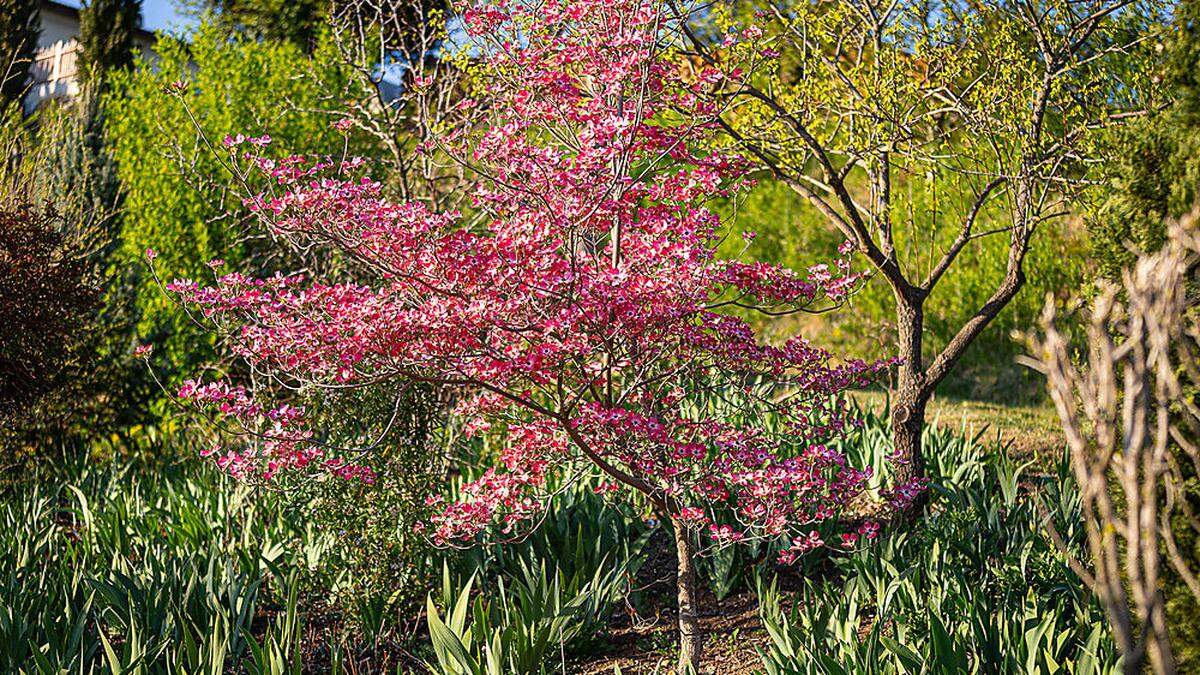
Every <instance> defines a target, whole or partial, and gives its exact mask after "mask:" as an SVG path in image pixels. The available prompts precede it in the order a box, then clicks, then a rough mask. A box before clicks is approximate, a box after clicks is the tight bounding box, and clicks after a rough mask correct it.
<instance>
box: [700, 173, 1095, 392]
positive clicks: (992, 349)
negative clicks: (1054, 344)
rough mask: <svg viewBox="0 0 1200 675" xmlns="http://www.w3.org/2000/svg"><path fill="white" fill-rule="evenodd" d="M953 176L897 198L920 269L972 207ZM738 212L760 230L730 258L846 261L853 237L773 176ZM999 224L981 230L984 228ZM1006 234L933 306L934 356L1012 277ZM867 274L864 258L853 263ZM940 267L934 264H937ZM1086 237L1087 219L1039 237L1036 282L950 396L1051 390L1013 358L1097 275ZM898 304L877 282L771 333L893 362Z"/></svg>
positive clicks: (962, 261)
mask: <svg viewBox="0 0 1200 675" xmlns="http://www.w3.org/2000/svg"><path fill="white" fill-rule="evenodd" d="M949 180H952V178H950V177H926V178H923V179H922V180H920V181H912V182H911V183H910V184H908V185H901V186H899V187H898V188H897V189H896V192H895V196H894V199H895V203H896V206H895V208H896V209H898V210H899V211H901V212H902V213H903V214H904V217H905V218H907V219H909V225H908V226H906V227H902V228H898V229H897V235H898V241H897V247H898V248H899V249H900V250H901V251H902V252H904V254H905V256H906V257H907V258H908V259H909V260H911V261H912V262H913V263H914V268H915V265H916V264H919V263H920V261H921V259H922V256H923V255H926V252H927V251H928V250H929V249H930V248H931V243H932V242H931V241H930V239H932V238H933V237H934V236H935V235H936V234H937V232H938V229H939V221H940V219H942V218H953V217H957V214H958V213H959V212H961V211H962V210H963V209H964V208H966V206H965V205H963V204H956V203H953V202H951V201H950V199H951V198H952V197H953V196H954V195H961V194H963V193H962V192H958V191H954V190H947V189H945V187H946V185H945V184H944V182H945V181H949ZM732 209H733V210H734V211H735V213H736V221H735V222H736V226H737V228H738V229H739V230H748V231H752V232H754V233H755V235H756V236H755V237H754V238H753V241H751V242H750V243H749V244H748V245H747V244H746V242H745V241H744V240H742V239H741V238H734V237H731V238H729V239H728V240H727V241H726V242H725V243H724V245H723V251H724V253H725V254H726V255H731V256H732V255H737V254H738V253H739V252H740V250H741V249H742V248H743V247H744V248H745V254H744V255H745V256H747V257H748V258H750V259H756V260H764V261H767V262H773V263H778V264H782V265H787V266H790V267H792V268H794V269H796V270H799V271H803V270H805V269H807V268H808V267H809V266H810V265H814V264H819V263H827V262H829V261H830V260H832V259H833V258H834V257H836V255H837V247H838V245H839V244H841V243H842V241H843V240H844V238H843V237H842V235H841V234H840V233H839V232H837V231H836V230H835V229H833V227H832V226H831V225H830V224H829V223H828V221H827V220H826V219H825V218H824V216H822V215H821V214H820V213H818V212H817V211H816V209H815V208H813V207H812V206H810V205H809V204H808V203H807V202H806V201H804V200H803V198H801V197H800V196H799V195H797V194H795V193H794V192H793V191H792V190H791V189H790V188H788V187H787V186H786V185H783V184H782V183H779V182H775V181H770V180H765V181H763V182H762V183H760V184H759V185H757V186H756V187H755V188H754V189H752V190H751V191H750V192H749V193H748V194H747V196H746V197H745V198H744V199H743V200H741V201H739V202H738V203H737V204H736V205H735V206H733V207H732ZM989 226H995V224H991V223H988V222H986V221H984V222H981V224H980V225H979V228H980V230H985V229H987V228H988V227H989ZM1007 243H1008V242H1007V239H1006V238H1005V237H986V238H983V239H981V240H979V241H977V242H975V243H973V244H971V245H969V246H968V247H967V248H966V249H965V250H964V251H963V253H962V254H961V256H960V258H959V260H958V262H956V263H955V265H954V267H952V268H951V269H950V271H949V272H947V274H946V276H945V277H944V278H943V279H942V281H941V284H940V285H939V287H938V292H937V293H935V294H934V295H932V296H931V297H930V299H929V302H928V304H927V305H926V316H927V318H926V329H927V331H926V336H925V340H926V354H927V355H928V354H930V353H933V350H934V349H938V348H940V347H941V346H942V345H944V344H945V343H946V342H947V341H949V340H950V338H951V337H953V335H954V331H956V330H957V329H958V327H959V326H960V325H961V324H962V321H963V320H964V319H965V318H966V317H968V316H970V314H971V313H972V312H974V311H975V310H976V309H978V308H979V307H980V306H981V305H982V304H983V303H984V302H986V300H987V298H988V296H989V295H990V294H991V293H992V291H993V290H994V288H995V284H996V280H997V279H1000V278H1002V277H1003V270H1004V264H1005V257H1006V256H1007V253H1008V252H1007ZM854 264H855V265H858V266H859V267H858V268H857V269H862V266H863V265H865V264H866V262H865V261H864V260H862V259H861V258H859V259H856V260H855V261H854ZM930 264H932V262H931V263H930ZM1087 267H1088V262H1087V239H1086V236H1085V233H1084V232H1083V227H1082V225H1081V224H1080V223H1079V221H1078V219H1070V220H1065V221H1060V222H1055V223H1051V224H1049V225H1046V226H1044V229H1043V230H1042V231H1040V232H1039V233H1038V234H1037V239H1036V240H1035V245H1034V246H1033V249H1032V250H1031V251H1030V254H1029V258H1028V259H1027V262H1026V270H1027V275H1028V279H1029V282H1028V285H1027V286H1026V287H1025V288H1024V289H1023V290H1022V291H1021V293H1020V294H1018V296H1017V297H1016V299H1015V300H1014V301H1013V302H1012V303H1011V304H1010V305H1009V306H1008V307H1007V308H1005V309H1004V311H1003V312H1001V313H1000V315H999V316H998V317H997V319H996V320H995V322H994V323H993V324H992V326H991V327H989V328H988V330H987V331H985V332H984V333H983V335H981V336H980V337H979V339H978V340H977V341H976V342H975V344H973V345H972V346H971V348H970V350H968V352H967V354H966V356H965V357H964V359H963V362H962V363H961V364H960V366H959V367H958V369H957V370H956V371H955V374H954V375H952V376H951V379H950V380H949V381H947V382H946V383H945V384H944V385H943V387H942V388H941V392H942V393H944V394H948V395H950V396H962V397H969V398H978V399H984V400H993V401H1000V402H1017V401H1021V400H1023V399H1024V400H1027V399H1028V398H1029V397H1031V396H1032V397H1034V398H1037V397H1040V396H1041V395H1042V388H1043V385H1042V383H1041V381H1040V380H1039V379H1038V378H1037V377H1036V376H1035V374H1033V373H1030V372H1028V371H1027V369H1024V368H1021V367H1018V366H1016V365H1015V363H1014V359H1015V358H1016V357H1017V356H1018V355H1019V354H1021V353H1023V349H1024V347H1023V345H1022V344H1021V343H1020V341H1019V340H1017V339H1015V337H1014V332H1015V331H1020V330H1027V329H1028V328H1029V327H1030V326H1032V325H1034V324H1035V323H1036V319H1037V315H1038V312H1040V311H1041V308H1042V304H1043V303H1044V302H1045V299H1046V295H1047V294H1048V293H1050V294H1055V295H1057V296H1065V295H1069V294H1072V293H1075V292H1078V290H1079V289H1080V288H1081V287H1082V285H1083V284H1084V283H1085V281H1086V279H1087V278H1088V272H1087ZM894 316H895V304H894V300H893V298H892V295H891V290H890V289H889V288H888V287H887V284H885V283H884V282H883V281H882V280H880V279H876V278H872V279H871V280H869V281H868V282H867V283H866V284H865V285H864V286H863V288H862V290H861V291H860V292H859V293H858V294H857V295H855V296H854V297H853V298H852V299H850V300H849V302H848V303H847V306H846V307H844V308H843V309H841V310H839V311H836V312H832V313H828V314H822V315H819V316H815V317H800V318H792V319H787V320H783V321H777V322H772V323H773V325H772V326H769V327H768V329H769V330H771V331H773V332H776V333H778V334H781V335H786V334H790V333H791V332H793V331H795V330H796V328H797V326H796V325H795V323H794V322H796V321H800V322H804V323H806V324H808V325H807V326H805V328H806V329H807V330H808V331H810V334H811V331H816V333H815V334H814V335H813V337H814V339H815V340H816V341H818V342H819V343H820V344H821V345H822V346H825V347H832V348H834V351H835V352H838V353H841V354H843V355H845V356H847V357H861V358H884V357H888V356H892V355H894V354H895V340H896V332H895V323H894Z"/></svg>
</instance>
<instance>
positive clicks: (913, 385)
mask: <svg viewBox="0 0 1200 675" xmlns="http://www.w3.org/2000/svg"><path fill="white" fill-rule="evenodd" d="M896 318H897V320H898V332H899V347H900V349H899V356H900V358H901V360H902V363H901V364H900V366H899V368H898V373H897V375H898V382H897V387H896V395H895V400H894V402H893V405H892V419H891V425H892V444H893V454H892V457H893V460H894V461H895V464H896V469H895V471H896V483H897V484H900V483H907V482H910V481H912V480H914V479H916V478H923V477H924V476H925V455H924V453H923V451H922V447H921V433H922V431H924V429H925V405H926V404H927V403H928V402H929V395H930V389H931V387H929V386H928V382H927V381H926V377H925V370H924V366H923V363H922V360H921V338H922V333H923V332H924V330H925V311H924V308H923V307H922V305H921V301H920V300H919V299H914V298H912V297H908V296H906V295H905V294H903V293H901V292H899V291H898V292H897V293H896ZM924 506H925V493H923V492H922V493H921V496H919V497H918V498H917V499H916V500H914V502H913V503H912V504H911V505H909V507H908V509H907V514H906V515H908V516H915V515H917V514H919V513H920V512H921V509H922V508H924Z"/></svg>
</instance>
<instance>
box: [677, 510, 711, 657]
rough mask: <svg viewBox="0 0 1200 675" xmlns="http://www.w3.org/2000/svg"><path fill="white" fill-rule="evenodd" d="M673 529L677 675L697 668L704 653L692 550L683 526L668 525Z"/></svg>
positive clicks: (690, 540) (694, 552) (692, 545)
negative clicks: (677, 642)
mask: <svg viewBox="0 0 1200 675" xmlns="http://www.w3.org/2000/svg"><path fill="white" fill-rule="evenodd" d="M671 525H672V526H673V527H674V529H675V555H676V556H677V558H678V560H679V563H678V568H677V571H676V577H675V589H676V591H677V592H678V595H679V669H678V672H679V674H680V675H684V674H685V673H688V672H690V671H689V669H691V670H693V671H699V669H700V657H701V653H702V652H703V650H704V633H703V632H702V631H701V630H700V614H699V607H698V604H697V602H696V547H695V545H694V544H693V543H692V539H691V537H690V536H689V534H690V532H689V531H688V528H687V526H686V525H684V524H683V523H681V522H679V521H678V520H675V521H673V522H672V523H671Z"/></svg>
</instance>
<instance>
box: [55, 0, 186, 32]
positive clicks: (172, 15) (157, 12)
mask: <svg viewBox="0 0 1200 675" xmlns="http://www.w3.org/2000/svg"><path fill="white" fill-rule="evenodd" d="M60 1H61V2H62V3H63V4H66V5H71V6H72V7H78V6H79V5H80V2H79V0H60ZM187 23H188V22H187V17H186V16H185V15H184V14H183V12H182V11H180V9H179V5H178V3H177V2H175V0H142V27H143V28H145V29H146V30H162V29H164V28H182V27H184V26H186V25H187Z"/></svg>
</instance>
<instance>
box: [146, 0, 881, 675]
mask: <svg viewBox="0 0 1200 675" xmlns="http://www.w3.org/2000/svg"><path fill="white" fill-rule="evenodd" d="M464 18H465V25H466V26H467V30H468V33H469V34H470V35H471V36H472V38H473V39H474V40H476V41H477V43H476V46H475V47H474V51H473V53H474V54H475V55H476V60H477V62H478V63H480V64H482V65H483V66H484V68H485V72H486V78H487V79H486V81H487V84H488V88H487V95H486V97H481V98H480V99H479V100H475V99H467V100H465V101H463V103H462V104H461V105H463V106H467V107H474V109H476V110H478V111H479V114H478V116H477V123H476V124H474V125H472V126H470V127H467V128H462V129H456V130H452V131H450V132H449V133H447V135H446V136H445V137H444V138H441V139H439V140H438V142H439V143H441V144H442V148H443V149H444V150H445V151H447V152H449V153H451V154H452V155H453V156H456V157H457V158H458V159H459V160H460V161H462V162H463V163H464V164H466V165H468V166H470V167H471V168H472V169H473V170H474V171H477V172H478V174H479V175H480V176H481V177H482V180H481V182H480V184H479V187H478V188H477V190H476V192H475V193H474V195H473V209H472V212H471V213H470V214H469V215H467V216H464V215H461V214H458V213H433V212H431V211H430V210H428V209H427V208H426V207H425V206H423V205H422V204H419V203H394V202H392V201H389V200H388V199H387V198H386V197H385V196H384V195H383V192H382V189H381V186H380V185H378V184H377V183H375V182H373V181H371V180H369V179H367V178H363V177H361V176H360V175H359V171H360V169H359V168H358V166H357V164H356V163H355V162H352V161H350V162H347V161H341V160H329V159H312V160H308V159H303V158H291V159H288V160H284V161H281V162H274V161H270V160H267V159H263V158H261V157H259V156H257V154H256V151H255V148H254V144H258V145H262V144H265V143H268V142H269V139H265V138H251V139H244V138H242V137H240V136H239V137H231V138H228V139H226V146H227V147H228V148H229V149H230V155H231V159H232V160H233V161H235V162H241V163H243V164H245V165H247V166H251V167H253V170H258V171H262V172H265V173H266V174H267V175H268V176H269V177H270V178H271V179H272V181H271V182H272V185H273V187H272V189H271V190H269V191H268V192H266V193H263V194H259V195H256V196H255V197H253V198H252V199H251V200H250V202H251V205H252V207H253V208H254V209H255V211H256V212H257V213H258V214H259V215H260V216H261V218H262V220H263V222H264V223H265V224H266V225H267V226H268V227H269V228H270V229H271V230H272V231H273V232H274V233H275V234H276V235H277V236H281V237H288V238H292V239H293V240H295V242H297V243H299V244H302V245H321V246H328V247H330V248H331V249H334V250H336V251H338V252H339V254H340V255H344V256H346V257H347V258H348V259H350V260H352V261H354V262H355V264H357V265H358V266H359V267H360V268H362V269H364V270H367V271H368V272H369V274H367V275H366V276H365V279H366V280H364V281H359V282H356V283H349V282H339V283H330V282H322V281H321V280H319V279H318V280H305V279H303V278H302V277H300V276H284V275H279V276H276V277H273V278H268V279H254V278H248V277H246V276H243V275H240V274H236V273H232V274H225V275H222V276H218V277H217V279H216V282H215V284H214V285H210V286H203V285H200V284H198V283H197V282H194V281H190V280H179V281H175V282H173V283H172V284H170V285H169V289H170V290H171V291H172V292H174V293H177V294H178V295H179V296H180V297H181V298H182V300H183V301H184V302H185V303H186V304H187V305H188V306H189V307H193V308H195V309H196V310H198V311H199V312H200V313H202V314H203V315H204V316H206V317H207V318H208V319H210V320H211V321H213V322H215V323H216V324H217V325H218V326H220V328H221V330H222V331H223V332H224V334H225V335H226V336H228V338H229V339H228V344H229V345H230V348H231V349H232V350H233V351H234V352H235V353H236V354H237V355H239V356H241V357H243V358H244V359H245V360H247V361H248V362H249V363H250V364H251V365H252V366H253V367H254V368H255V369H257V370H259V371H260V372H266V373H269V374H270V376H271V377H273V378H276V380H277V381H283V382H289V383H292V384H295V385H298V386H308V387H313V386H316V387H331V388H344V387H358V386H369V385H374V384H377V383H379V382H382V381H387V380H392V379H398V380H418V381H425V382H433V383H437V384H439V385H441V386H443V387H446V388H448V389H450V390H452V391H455V392H457V398H456V404H455V405H456V407H455V410H454V412H455V414H456V415H458V416H460V418H461V419H462V420H463V421H464V426H465V428H466V433H467V434H469V435H470V434H481V433H485V432H487V433H494V434H503V435H504V437H505V438H506V443H505V444H504V450H503V452H502V454H501V456H500V458H499V465H498V466H497V467H495V468H492V469H489V470H487V471H486V472H485V473H484V474H483V475H482V477H480V478H479V479H478V480H476V481H474V482H471V483H469V484H468V485H466V486H465V488H464V489H463V490H462V491H461V497H460V499H459V500H457V501H455V502H453V503H448V504H445V505H443V508H441V509H440V513H439V515H438V516H436V518H435V519H434V522H433V523H431V531H432V536H433V537H434V538H435V539H436V540H438V541H439V542H442V543H447V544H450V543H454V542H466V541H471V540H473V539H475V538H476V537H477V536H480V535H481V533H483V532H484V531H485V530H488V529H499V530H502V531H504V532H508V533H514V532H519V531H520V528H521V527H523V526H525V525H526V524H528V523H530V522H531V521H532V520H533V519H534V517H535V516H536V515H538V513H539V512H540V511H541V510H542V509H543V508H544V507H545V503H546V497H547V491H548V487H547V486H548V485H550V484H554V483H556V482H558V481H561V480H563V479H570V477H572V476H574V475H578V473H579V472H580V471H583V472H588V471H590V472H599V473H600V474H602V476H603V480H604V483H602V489H603V490H604V491H605V492H609V491H611V492H613V493H614V494H637V495H640V499H642V500H644V503H647V504H649V505H650V507H651V508H653V509H654V510H655V511H656V512H657V513H658V514H659V515H660V517H661V518H662V519H663V520H664V521H665V522H669V523H670V524H671V526H672V528H673V531H674V537H675V545H676V549H677V552H678V584H677V587H678V600H679V628H680V642H681V644H680V659H681V665H689V664H690V665H698V663H699V658H700V650H701V642H702V639H701V634H700V628H699V623H698V619H697V608H696V588H695V567H694V561H695V556H696V555H697V552H698V547H699V546H701V545H702V544H703V543H704V542H709V543H716V544H723V543H728V542H732V541H736V540H739V539H743V538H747V537H767V538H772V539H776V540H780V541H784V542H786V543H785V545H784V550H783V553H782V555H781V558H782V560H783V561H784V562H788V561H790V560H791V559H794V558H795V556H796V555H798V554H799V553H801V552H803V551H806V550H809V549H811V548H814V547H817V546H821V545H824V543H825V542H823V541H822V539H821V537H820V536H819V535H818V534H817V530H816V525H818V524H820V523H823V522H826V521H830V520H831V519H833V518H834V517H835V516H836V515H837V514H838V513H839V511H840V510H841V509H842V507H844V506H846V505H847V503H848V502H850V501H851V500H852V499H854V498H856V497H857V496H858V495H860V494H861V493H862V491H863V490H864V488H865V485H866V482H867V480H868V478H869V474H868V473H867V472H864V471H859V470H857V469H855V468H853V467H851V466H849V465H848V464H847V462H846V460H845V458H844V457H842V456H841V455H839V454H838V453H836V452H834V451H833V450H831V449H830V447H829V446H828V445H827V441H828V439H829V438H830V437H831V436H834V435H836V434H838V433H840V432H841V431H842V430H843V429H844V428H845V427H846V425H847V424H848V422H849V420H848V419H847V418H846V417H845V414H844V410H843V407H842V406H840V405H838V403H837V401H838V399H837V395H838V394H839V393H840V392H842V391H843V390H844V389H846V388H847V387H851V386H858V385H861V384H863V383H864V382H866V381H867V380H868V379H869V378H870V376H871V375H872V374H873V373H874V372H875V371H876V370H878V369H879V368H880V367H882V365H883V364H866V363H863V362H860V361H846V362H835V361H834V360H833V359H832V358H831V356H830V355H829V354H828V353H826V352H824V351H822V350H820V349H818V348H816V347H814V346H812V345H811V344H809V343H808V342H806V341H805V340H803V339H801V338H799V337H794V338H792V339H790V340H788V341H787V342H785V343H783V344H782V345H769V344H763V343H760V342H759V341H757V340H756V339H755V336H754V334H753V332H752V330H751V328H750V326H749V325H748V324H747V323H746V322H745V321H744V320H743V319H741V318H738V317H737V316H735V315H734V313H731V312H730V310H731V309H734V308H739V307H740V308H750V309H757V310H766V311H771V312H786V311H795V310H801V309H804V308H808V307H812V306H813V305H814V303H825V304H829V303H836V302H837V301H839V300H840V299H842V298H843V297H844V296H845V295H846V294H847V293H848V292H850V291H851V290H852V288H853V287H854V285H855V283H856V281H857V280H858V275H856V274H852V273H850V271H849V265H848V263H847V262H846V261H845V260H839V261H836V262H835V263H834V264H832V265H831V266H819V267H817V268H813V269H811V270H808V271H807V272H806V273H795V272H792V271H790V270H787V269H782V268H779V267H774V266H769V265H765V264H759V263H748V262H742V261H737V260H726V259H721V258H719V257H718V256H717V255H716V246H717V244H718V243H719V241H720V238H721V236H723V235H724V236H728V229H729V228H728V227H727V224H726V223H723V222H722V220H721V218H720V217H719V215H718V214H717V213H716V212H714V211H713V210H710V208H709V207H708V206H707V204H709V203H710V202H711V200H713V199H714V198H716V197H721V196H729V195H731V194H732V193H733V192H735V191H736V190H738V189H740V183H739V181H738V178H737V177H738V175H739V172H740V170H741V169H742V164H741V162H740V160H739V158H737V157H735V156H728V155H721V154H711V153H710V152H707V151H704V150H702V148H704V147H705V142H704V141H705V139H706V138H707V136H708V134H710V133H711V131H712V126H711V124H710V123H709V120H711V119H713V118H714V116H715V115H714V113H715V112H716V111H715V110H713V109H711V108H710V107H708V106H709V105H710V104H707V103H704V101H705V100H708V97H701V96H697V93H698V92H699V91H700V90H701V89H702V88H705V87H710V86H713V85H714V84H715V81H714V79H713V78H714V77H716V75H715V73H713V72H695V71H694V70H692V69H690V68H689V64H687V63H686V62H678V61H674V60H672V58H671V56H670V54H671V52H669V51H668V50H666V49H664V48H663V45H662V42H663V40H664V39H665V38H664V36H667V35H670V32H671V25H670V23H669V21H668V20H667V18H666V15H665V14H664V12H663V11H662V8H661V7H660V6H659V5H658V4H656V3H655V2H654V1H653V0H546V1H544V2H534V3H525V2H513V3H506V2H503V0H497V1H496V2H494V3H491V4H484V5H482V6H478V7H475V8H474V9H472V10H470V11H468V12H466V13H465V15H464ZM422 84H423V83H422V82H416V83H415V86H417V87H420V86H422ZM180 395H181V396H183V397H185V398H188V399H191V400H193V401H195V402H197V403H200V404H205V405H212V406H215V407H216V409H217V412H218V413H219V414H221V415H223V416H224V417H225V418H226V419H227V420H228V421H235V422H237V423H238V424H240V428H241V429H243V430H245V431H246V432H247V434H248V436H247V437H248V438H249V439H251V440H252V442H247V443H244V444H242V445H240V446H238V447H235V448H234V449H231V450H226V451H221V452H219V453H218V461H219V462H220V463H221V464H222V465H223V466H225V467H226V468H227V469H229V470H230V471H232V472H234V473H236V474H238V475H242V476H247V477H255V478H259V479H270V478H272V477H273V476H275V475H276V474H278V473H279V472H281V471H300V470H310V469H314V468H317V469H320V470H326V471H332V472H334V473H336V474H339V475H342V476H344V477H348V478H361V479H366V480H370V473H369V471H367V470H366V469H364V468H362V467H359V466H356V465H355V464H353V463H349V462H346V461H343V460H341V459H338V458H337V455H335V454H334V453H333V452H331V451H330V449H328V448H326V447H324V446H322V445H321V444H320V443H318V442H316V441H315V440H314V439H315V437H314V435H313V432H312V430H310V429H309V427H308V425H307V424H306V422H305V415H304V411H303V410H301V409H298V408H293V407H290V406H287V405H283V406H277V407H271V406H268V405H264V404H262V403H261V402H259V400H258V399H257V397H255V396H253V395H252V394H250V393H249V392H247V391H246V390H244V389H242V388H240V387H237V386H234V385H232V384H229V383H226V382H220V381H218V382H208V383H199V382H192V383H189V384H188V385H186V386H185V387H184V388H183V390H182V391H181V392H180ZM767 419H769V420H770V424H768V423H766V422H764V420H767ZM489 429H490V431H488V430H489ZM718 510H720V511H721V512H722V513H733V514H734V515H735V519H734V522H733V523H731V522H730V521H729V520H728V519H724V520H722V521H721V522H720V523H718V522H717V521H716V518H715V513H716V512H717V511H718ZM866 531H867V532H870V533H873V531H874V530H866ZM859 534H861V533H859V532H846V533H845V534H844V535H842V537H841V538H840V539H839V540H838V541H837V542H833V543H834V544H836V545H839V546H844V545H849V544H850V543H852V542H853V541H854V539H855V538H856V537H857V536H858V535H859Z"/></svg>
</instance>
